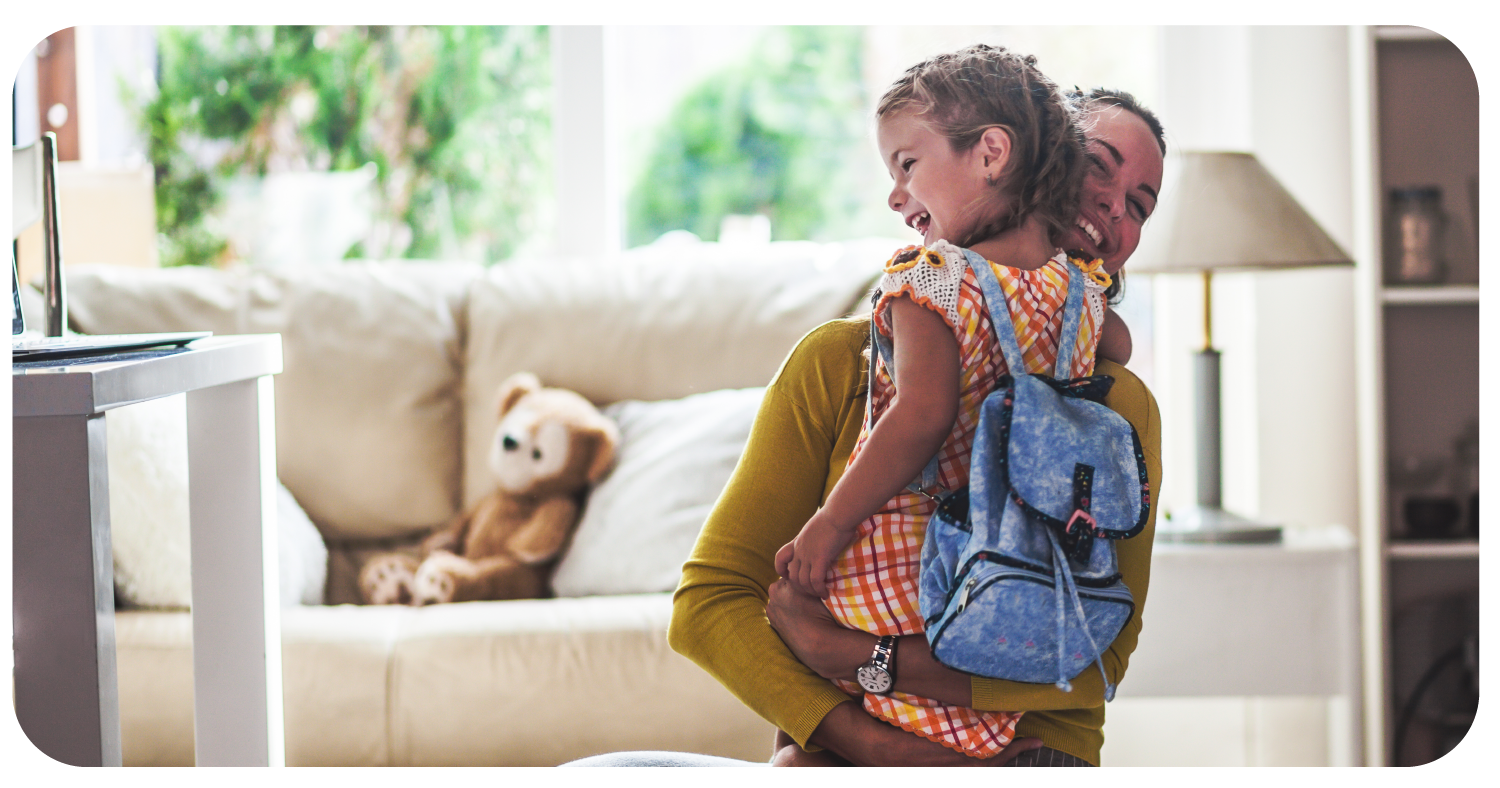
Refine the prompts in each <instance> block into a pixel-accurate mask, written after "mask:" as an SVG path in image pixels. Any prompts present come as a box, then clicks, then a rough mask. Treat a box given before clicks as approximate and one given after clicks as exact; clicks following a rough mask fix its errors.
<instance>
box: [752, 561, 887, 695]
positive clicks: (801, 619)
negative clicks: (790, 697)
mask: <svg viewBox="0 0 1500 788" xmlns="http://www.w3.org/2000/svg"><path fill="white" fill-rule="evenodd" d="M766 618H768V619H770V621H771V626H772V627H773V628H774V629H775V630H776V634H778V635H780V636H781V640H782V641H783V642H784V643H786V645H787V648H789V649H791V650H792V653H793V654H795V655H796V657H797V660H798V661H800V662H801V663H802V664H804V665H806V666H808V667H809V668H812V670H813V672H814V673H817V674H818V675H819V676H822V677H823V678H825V679H845V680H848V681H853V680H854V673H855V671H856V670H858V669H859V666H860V665H863V664H865V662H867V661H869V659H870V653H871V651H873V649H874V643H875V636H874V635H870V634H867V633H865V632H859V631H857V630H853V629H849V628H847V627H845V626H844V625H843V624H840V623H839V622H838V621H837V620H836V619H834V617H833V614H832V613H830V612H828V608H827V607H826V606H825V605H824V604H823V601H822V600H821V599H818V598H817V597H813V596H808V595H807V594H803V593H799V592H798V591H797V589H796V588H794V587H793V586H792V584H791V583H790V582H788V581H787V580H786V579H785V578H782V579H780V580H777V581H776V582H774V583H772V584H771V588H770V600H769V601H768V602H767V603H766Z"/></svg>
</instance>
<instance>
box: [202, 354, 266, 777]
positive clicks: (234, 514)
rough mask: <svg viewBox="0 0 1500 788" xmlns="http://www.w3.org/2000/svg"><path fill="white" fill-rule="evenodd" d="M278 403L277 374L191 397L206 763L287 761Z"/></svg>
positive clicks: (204, 755)
mask: <svg viewBox="0 0 1500 788" xmlns="http://www.w3.org/2000/svg"><path fill="white" fill-rule="evenodd" d="M273 406H274V402H273V397H272V387H271V378H270V377H269V376H267V377H262V378H258V379H254V380H246V381H241V382H238V383H229V384H225V385H222V386H216V387H214V388H209V389H201V390H198V391H192V392H189V393H188V395H187V414H188V485H189V486H188V490H189V496H190V499H191V500H190V503H189V514H190V517H191V521H192V525H191V533H192V567H193V693H194V694H193V712H194V720H193V730H194V737H195V747H196V755H197V764H198V765H199V766H281V765H284V763H285V741H284V737H283V728H282V699H281V607H280V605H281V603H280V580H279V578H278V576H277V540H276V488H275V484H276V436H275V415H274V411H273Z"/></svg>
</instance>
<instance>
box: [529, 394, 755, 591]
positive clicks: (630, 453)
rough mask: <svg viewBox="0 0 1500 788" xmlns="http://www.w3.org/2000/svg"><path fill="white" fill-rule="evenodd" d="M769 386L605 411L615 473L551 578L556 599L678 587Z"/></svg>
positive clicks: (597, 491) (598, 491) (592, 501)
mask: <svg viewBox="0 0 1500 788" xmlns="http://www.w3.org/2000/svg"><path fill="white" fill-rule="evenodd" d="M764 394H765V389H764V388H749V389H725V390H721V391H710V392H706V393H703V394H694V395H692V396H690V397H685V398H683V399H677V400H667V401H661V402H640V401H635V400H627V401H625V402H617V403H615V404H613V405H610V406H609V407H607V408H605V409H604V413H605V415H607V416H609V417H610V418H612V419H614V420H615V422H616V423H617V424H619V425H620V453H619V457H618V459H617V460H616V462H615V467H614V470H613V471H611V472H610V474H609V476H607V477H605V479H604V481H602V482H600V483H599V485H598V486H597V487H595V488H594V490H593V492H592V493H591V494H590V495H589V500H588V504H587V506H585V507H584V510H583V518H582V520H581V521H580V522H579V524H578V530H577V532H576V533H575V534H574V535H573V543H572V546H570V547H569V548H568V551H567V553H566V555H564V556H563V559H562V561H561V562H559V564H558V567H557V573H556V574H555V575H554V576H553V580H552V587H553V590H554V591H555V592H556V593H557V595H558V596H560V597H576V596H590V595H598V594H638V593H648V592H652V591H671V590H672V589H674V588H676V587H677V581H678V578H679V577H680V576H681V574H682V564H683V562H684V561H686V560H687V557H688V554H689V553H691V552H692V549H693V543H694V542H695V541H697V539H698V531H699V530H701V529H702V527H703V522H704V520H706V519H707V518H708V513H709V511H710V510H711V509H712V508H713V505H714V502H715V501H716V500H718V497H719V493H720V492H722V491H723V489H724V485H725V483H726V482H728V481H729V476H730V474H731V473H733V472H734V466H735V464H736V463H738V462H739V459H740V454H741V453H742V452H743V451H744V449H745V441H746V440H747V439H748V438H749V436H750V425H751V423H752V422H754V421H755V413H756V411H757V410H758V409H759V408H760V401H761V398H762V396H764Z"/></svg>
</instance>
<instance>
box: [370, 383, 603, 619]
mask: <svg viewBox="0 0 1500 788" xmlns="http://www.w3.org/2000/svg"><path fill="white" fill-rule="evenodd" d="M499 411H500V423H499V425H498V426H497V427H496V428H495V437H494V441H493V443H492V444H491V446H490V454H489V466H490V470H491V472H492V473H493V474H494V478H495V482H496V488H495V490H494V492H492V493H490V494H489V495H487V496H485V497H484V498H481V499H480V500H479V501H477V502H475V503H474V505H473V506H471V507H469V508H468V509H467V510H465V511H463V512H461V513H460V514H458V515H457V516H455V517H454V518H453V520H452V521H450V522H449V523H448V525H447V526H446V527H444V528H442V529H441V530H439V531H437V532H435V533H434V534H432V535H431V536H429V537H428V538H427V539H425V540H423V542H422V545H421V557H420V559H419V558H417V557H413V556H411V555H407V554H403V553H384V554H380V555H376V556H374V557H372V558H370V559H369V560H368V561H366V562H365V565H364V567H363V568H362V569H361V570H360V575H359V588H360V594H361V596H362V597H363V598H364V600H365V602H366V603H367V604H410V605H429V604H435V603H440V602H466V601H471V600H479V599H529V598H535V597H542V596H546V595H547V590H548V589H547V582H548V576H549V574H550V571H551V569H552V564H553V563H554V560H553V559H555V558H557V557H558V555H559V554H560V553H561V552H562V549H563V547H564V545H566V544H567V542H568V538H569V536H570V535H571V534H572V532H573V528H574V526H575V525H576V523H577V521H578V514H579V506H580V503H581V499H582V497H583V494H584V493H585V492H586V491H587V490H588V489H589V488H590V487H591V486H592V485H594V484H597V483H598V482H599V481H600V480H601V479H602V478H604V475H605V474H606V473H608V472H609V469H610V467H611V466H612V465H613V463H614V459H615V453H616V450H617V448H618V446H619V443H620V433H619V429H618V428H617V427H616V426H615V423H614V422H613V421H611V420H610V419H609V418H608V417H606V416H605V415H604V414H602V413H600V412H599V411H598V409H596V408H595V407H594V406H593V405H592V404H590V403H589V401H588V400H586V399H584V398H583V397H581V396H579V395H578V394H576V393H574V392H572V391H567V390H565V389H557V388H543V387H542V385H541V382H540V381H539V380H538V379H537V377H536V375H533V374H531V373H529V372H519V373H516V374H514V375H512V376H510V377H509V378H507V379H506V380H505V382H504V383H502V384H501V385H500V392H499Z"/></svg>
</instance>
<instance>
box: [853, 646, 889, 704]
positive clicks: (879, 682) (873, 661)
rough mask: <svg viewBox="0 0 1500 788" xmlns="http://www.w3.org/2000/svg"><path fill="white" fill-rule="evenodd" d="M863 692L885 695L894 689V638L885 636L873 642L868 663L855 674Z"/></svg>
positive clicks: (861, 666)
mask: <svg viewBox="0 0 1500 788" xmlns="http://www.w3.org/2000/svg"><path fill="white" fill-rule="evenodd" d="M855 676H856V677H857V678H858V679H859V686H860V687H862V688H864V690H865V692H869V693H872V694H875V695H885V694H888V693H890V691H891V690H893V689H895V688H896V636H895V635H886V636H884V637H882V638H881V639H879V640H877V641H875V652H874V653H873V654H871V655H870V661H869V662H866V663H865V664H863V665H860V666H859V670H858V671H857V672H856V673H855Z"/></svg>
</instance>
